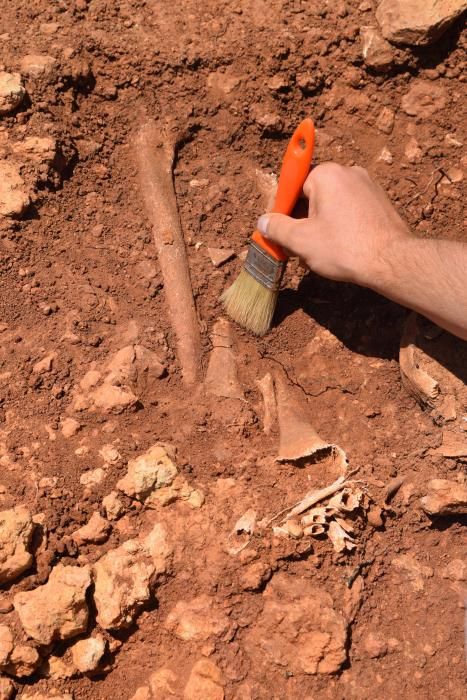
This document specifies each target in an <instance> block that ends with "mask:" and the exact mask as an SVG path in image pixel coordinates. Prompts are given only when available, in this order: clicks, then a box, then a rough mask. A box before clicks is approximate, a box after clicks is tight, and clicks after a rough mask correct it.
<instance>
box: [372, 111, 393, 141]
mask: <svg viewBox="0 0 467 700" xmlns="http://www.w3.org/2000/svg"><path fill="white" fill-rule="evenodd" d="M395 119H396V115H395V114H394V110H392V109H391V108H390V107H383V109H382V110H381V112H380V113H379V116H378V119H377V120H376V128H377V129H378V131H382V132H383V133H384V134H390V133H391V132H392V130H393V129H394V122H395Z"/></svg>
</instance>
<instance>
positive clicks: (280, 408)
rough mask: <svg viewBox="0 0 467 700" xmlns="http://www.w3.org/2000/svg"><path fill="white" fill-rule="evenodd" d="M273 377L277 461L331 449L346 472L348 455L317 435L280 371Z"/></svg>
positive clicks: (313, 454) (295, 393)
mask: <svg viewBox="0 0 467 700" xmlns="http://www.w3.org/2000/svg"><path fill="white" fill-rule="evenodd" d="M274 379H275V388H276V400H277V416H278V421H279V454H278V456H277V457H276V460H277V461H278V462H287V461H294V460H297V459H302V458H303V457H314V456H317V455H318V454H319V453H322V452H332V453H333V454H334V455H335V457H336V458H337V460H338V462H339V468H340V469H341V471H345V468H346V466H347V458H346V456H345V453H344V451H343V450H341V448H340V447H338V446H337V445H333V444H331V443H328V442H325V441H324V440H322V439H321V438H320V436H319V435H318V433H317V432H316V430H315V429H314V428H313V426H312V425H311V423H310V421H309V420H308V418H307V416H306V414H307V406H306V403H305V402H304V401H303V400H300V399H299V398H298V392H296V391H292V389H291V387H290V386H289V385H288V383H287V382H286V380H285V379H284V377H283V375H282V373H279V372H277V373H276V374H275V377H274Z"/></svg>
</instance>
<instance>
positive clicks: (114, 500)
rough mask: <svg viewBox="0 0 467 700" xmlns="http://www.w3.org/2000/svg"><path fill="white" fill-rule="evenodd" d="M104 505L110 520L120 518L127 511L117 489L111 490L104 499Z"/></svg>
mask: <svg viewBox="0 0 467 700" xmlns="http://www.w3.org/2000/svg"><path fill="white" fill-rule="evenodd" d="M102 506H103V508H104V510H105V514H106V516H107V519H108V520H118V518H119V517H120V516H121V515H123V513H124V512H125V507H124V505H123V503H122V501H121V500H120V498H119V495H118V493H117V491H111V492H110V493H109V494H108V495H107V496H105V497H104V498H103V499H102Z"/></svg>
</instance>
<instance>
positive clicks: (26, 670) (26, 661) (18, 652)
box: [3, 644, 41, 678]
mask: <svg viewBox="0 0 467 700" xmlns="http://www.w3.org/2000/svg"><path fill="white" fill-rule="evenodd" d="M40 663H41V657H40V656H39V653H38V651H37V649H35V648H34V647H31V646H28V645H27V644H18V646H15V647H14V649H13V651H12V652H11V654H10V657H9V659H8V664H5V666H4V667H3V670H4V671H6V673H9V674H10V675H11V676H15V677H16V678H27V677H28V676H31V675H32V674H33V673H35V671H37V669H38V668H39V666H40Z"/></svg>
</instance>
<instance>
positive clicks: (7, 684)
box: [0, 677, 15, 700]
mask: <svg viewBox="0 0 467 700" xmlns="http://www.w3.org/2000/svg"><path fill="white" fill-rule="evenodd" d="M14 694H15V686H14V685H13V681H10V679H9V678H3V677H1V678H0V700H11V698H13V697H14Z"/></svg>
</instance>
